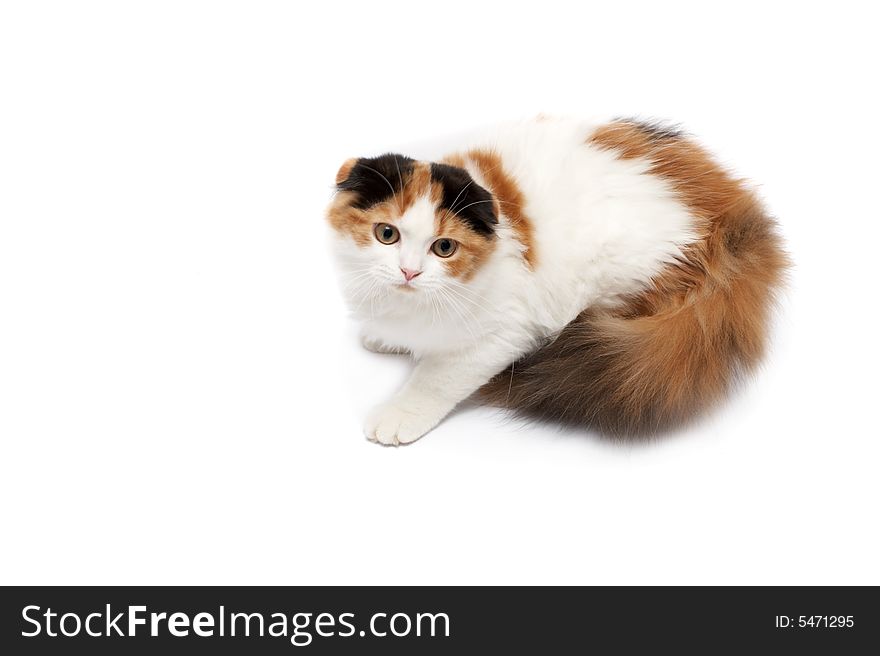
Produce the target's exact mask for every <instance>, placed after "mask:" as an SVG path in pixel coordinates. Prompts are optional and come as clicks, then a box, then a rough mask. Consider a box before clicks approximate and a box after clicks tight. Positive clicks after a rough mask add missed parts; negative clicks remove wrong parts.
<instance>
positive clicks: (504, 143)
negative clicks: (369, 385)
mask: <svg viewBox="0 0 880 656" xmlns="http://www.w3.org/2000/svg"><path fill="white" fill-rule="evenodd" d="M594 129H595V126H593V125H590V124H587V123H584V122H581V121H575V120H567V119H556V120H553V119H549V120H548V119H541V120H533V121H528V122H524V123H518V124H515V125H510V126H506V127H504V128H502V129H499V130H498V131H497V132H496V133H495V134H494V135H492V136H491V137H488V138H487V139H485V140H483V141H482V142H479V143H474V144H471V146H475V147H483V148H486V147H488V148H492V149H494V150H495V151H496V152H497V153H498V154H500V155H501V157H502V160H503V166H504V169H505V172H506V173H507V174H509V175H511V176H513V177H514V178H515V180H516V182H517V184H518V185H519V187H520V189H521V190H522V192H523V194H524V196H525V198H526V203H525V207H524V208H523V210H524V213H525V215H526V216H527V217H529V218H530V219H531V221H532V222H533V226H534V239H535V241H534V244H533V248H534V256H535V260H536V267H535V269H534V271H532V270H530V269H529V268H528V267H527V266H526V264H525V261H524V259H523V257H522V250H523V245H522V244H520V243H519V242H518V241H517V239H516V236H515V233H514V231H513V230H512V228H511V227H510V225H509V223H508V220H507V218H506V216H505V213H504V210H505V208H504V206H502V207H501V216H500V217H499V219H500V224H499V226H498V229H497V235H498V243H497V246H496V248H495V250H494V251H493V253H492V255H491V257H490V258H489V261H488V262H487V263H486V264H485V265H484V266H483V267H481V269H480V270H479V271H478V272H477V273H476V275H475V276H474V277H473V278H472V279H471V280H470V281H468V282H467V283H465V284H463V283H461V282H460V281H458V280H455V279H451V278H450V277H448V276H446V275H445V273H444V272H445V269H444V267H443V264H442V262H441V261H440V259H439V258H438V257H437V256H436V255H434V254H432V253H431V252H430V244H431V242H432V241H433V240H434V239H436V238H437V237H439V236H442V235H435V234H434V208H433V207H432V206H431V204H430V202H429V201H428V199H427V198H424V199H422V200H421V201H419V202H418V203H416V204H414V205H413V206H412V207H411V208H410V209H409V210H408V211H407V212H406V214H405V215H404V216H402V217H401V218H400V219H399V220H398V221H396V222H395V224H396V225H397V226H398V228H399V229H400V232H401V239H400V241H399V242H398V243H397V244H394V245H391V246H388V245H384V244H381V243H379V242H378V241H375V242H374V243H373V244H371V245H370V246H369V247H367V248H360V247H358V246H356V245H355V244H354V242H353V241H352V240H351V239H350V238H344V237H338V238H337V239H336V246H337V247H336V252H337V255H338V256H339V260H340V262H341V265H342V269H343V272H344V276H345V277H344V284H345V289H346V295H347V298H348V301H349V303H350V305H351V307H352V309H353V311H354V314H355V316H356V317H357V318H358V319H360V320H362V321H363V322H364V340H365V342H366V343H368V344H369V345H370V346H371V347H372V348H374V349H382V350H392V351H398V352H399V351H409V352H411V353H412V354H413V356H414V357H415V359H416V361H417V363H416V366H415V369H414V371H413V374H412V376H411V378H410V379H409V381H408V382H407V383H406V385H405V386H404V388H403V389H402V390H401V391H400V392H399V393H398V394H397V395H396V396H395V397H394V398H393V399H392V400H391V401H389V402H388V403H386V404H384V405H382V406H380V407H379V408H377V409H376V410H375V411H374V412H373V413H371V415H370V418H369V419H368V421H367V423H366V426H365V432H366V434H367V437H368V438H369V439H372V440H375V441H378V442H381V443H383V444H400V443H407V442H412V441H414V440H416V439H418V438H419V437H421V436H422V435H424V434H425V433H426V432H428V431H429V430H431V429H432V428H433V427H434V426H436V425H437V423H439V422H440V421H441V420H442V419H443V417H445V416H446V415H447V414H448V413H449V412H450V411H451V410H452V409H453V408H454V407H455V406H456V405H457V404H458V403H459V402H461V401H462V400H464V399H466V398H467V397H468V396H470V395H471V394H472V393H473V392H475V391H476V390H477V389H478V388H479V387H480V386H481V385H483V384H484V383H486V382H487V381H488V380H489V378H491V377H492V376H493V375H495V374H496V373H498V372H500V371H502V370H503V369H504V368H505V367H507V366H508V365H509V364H510V363H511V362H514V361H516V360H517V359H519V358H520V357H522V356H523V355H525V354H527V353H529V352H530V351H532V350H534V349H535V348H536V347H538V346H540V345H541V344H543V343H545V342H546V341H547V340H549V339H552V338H553V337H554V336H555V335H556V334H557V333H558V332H559V331H560V330H561V329H562V328H563V327H564V326H565V325H566V324H568V323H569V322H570V321H571V320H572V319H574V318H575V317H576V316H577V315H578V314H579V313H580V312H581V311H582V310H584V309H585V308H587V307H591V306H602V307H613V306H614V305H616V304H618V303H620V302H621V299H622V298H623V297H624V296H626V295H629V294H632V293H635V292H639V291H641V290H643V289H644V288H645V287H646V286H647V285H648V284H649V283H650V281H651V279H652V278H653V277H654V276H656V275H657V274H658V273H659V272H660V271H661V269H662V268H663V267H664V265H666V264H667V263H670V262H673V261H674V260H675V259H676V257H677V256H679V255H681V252H682V247H683V246H685V245H686V244H688V243H690V242H692V241H693V240H695V239H696V238H697V236H698V235H697V234H696V232H695V228H694V225H695V221H694V218H693V216H692V215H691V214H690V213H689V212H688V210H687V208H686V207H685V206H684V205H682V204H681V203H680V202H679V201H678V200H677V198H676V195H675V193H674V191H673V189H672V188H671V187H670V186H669V184H668V183H666V182H665V181H664V180H663V179H661V178H659V177H657V176H654V175H651V174H649V173H648V169H649V166H650V164H649V163H648V162H645V161H641V160H621V159H618V158H617V157H616V156H615V153H614V152H611V151H605V150H601V149H598V148H595V147H592V146H590V145H587V143H586V142H587V139H588V137H589V135H590V134H591V133H592V132H593V130H594ZM469 172H470V174H471V175H472V176H473V177H474V179H475V181H476V182H477V183H478V184H481V185H483V186H484V187H486V186H487V185H486V184H485V182H484V181H483V180H482V178H481V177H480V174H479V171H478V170H475V169H469ZM487 188H488V187H487ZM400 267H404V268H408V269H417V270H422V271H423V273H422V275H420V276H419V277H417V278H415V279H414V280H413V281H412V282H411V283H410V287H412V288H411V289H404V288H401V287H400V283H401V282H402V281H403V274H402V273H401V271H400Z"/></svg>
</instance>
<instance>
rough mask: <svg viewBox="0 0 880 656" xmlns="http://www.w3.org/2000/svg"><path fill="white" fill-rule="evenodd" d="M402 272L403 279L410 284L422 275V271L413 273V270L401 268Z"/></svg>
mask: <svg viewBox="0 0 880 656" xmlns="http://www.w3.org/2000/svg"><path fill="white" fill-rule="evenodd" d="M400 271H401V272H402V273H403V277H404V278H406V281H407V282H409V281H410V280H412V279H413V278H415V277H416V276H420V275H422V272H421V271H413V270H412V269H404V268H403V267H400Z"/></svg>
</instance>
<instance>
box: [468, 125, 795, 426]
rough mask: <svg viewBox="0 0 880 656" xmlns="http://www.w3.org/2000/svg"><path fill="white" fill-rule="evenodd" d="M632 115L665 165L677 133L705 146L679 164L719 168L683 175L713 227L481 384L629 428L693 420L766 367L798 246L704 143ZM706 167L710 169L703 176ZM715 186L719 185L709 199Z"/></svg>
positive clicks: (590, 422) (527, 404)
mask: <svg viewBox="0 0 880 656" xmlns="http://www.w3.org/2000/svg"><path fill="white" fill-rule="evenodd" d="M619 125H620V124H619ZM622 125H624V126H627V125H628V127H629V128H630V129H631V130H635V131H636V136H637V137H638V139H641V141H639V144H640V145H641V146H645V147H648V148H651V149H652V150H651V151H650V153H649V155H650V156H651V158H652V161H654V162H655V169H656V168H657V167H658V166H660V165H662V164H663V163H668V161H669V158H670V157H671V156H674V155H675V154H676V152H675V151H674V150H673V151H672V152H670V151H669V147H670V145H673V144H679V145H680V146H682V147H684V149H685V150H684V151H682V152H679V153H678V154H679V156H681V155H682V154H683V153H684V154H688V155H690V156H691V157H693V155H694V153H696V154H697V155H699V158H698V159H697V160H694V162H692V164H694V165H696V164H697V163H698V164H700V168H699V170H691V171H688V170H686V167H685V170H684V171H681V165H682V162H681V157H679V160H678V161H677V164H678V165H679V166H677V167H676V169H675V170H676V171H680V172H681V174H682V178H684V181H683V182H681V184H690V181H692V180H695V179H696V180H701V181H702V182H703V183H705V180H706V175H705V170H704V169H703V167H705V166H711V167H712V168H711V171H712V173H713V175H717V176H719V177H718V178H717V180H716V182H717V183H718V184H717V185H716V187H714V188H712V189H709V190H707V189H705V188H702V189H693V188H690V189H683V188H682V187H681V186H679V190H680V191H688V192H689V193H682V196H683V197H684V198H685V200H686V201H687V200H688V198H689V194H691V195H693V198H694V199H699V198H702V204H699V202H697V203H693V204H692V205H693V209H695V210H696V214H697V215H698V216H701V217H702V220H703V221H704V222H705V223H704V225H703V227H704V229H705V237H704V238H703V239H702V240H700V241H699V242H698V243H697V244H695V245H694V246H693V247H692V248H691V250H690V252H689V253H687V258H686V260H684V261H682V262H681V263H680V264H679V265H677V266H674V267H670V268H669V269H668V270H667V271H666V272H665V273H664V274H663V275H661V276H660V277H659V278H658V279H657V280H656V281H655V285H654V287H653V288H652V289H651V290H649V291H648V292H646V293H644V294H643V295H641V296H639V297H638V298H635V299H632V302H631V303H629V304H627V306H626V307H625V308H623V309H621V310H618V311H616V312H601V311H594V310H587V311H585V312H583V313H582V314H581V315H580V316H578V317H577V318H576V319H575V320H574V321H572V322H571V323H570V324H569V325H568V326H566V327H565V329H563V331H562V332H561V333H560V334H559V336H558V337H557V338H556V339H555V340H554V341H553V342H551V343H550V344H547V345H546V346H544V347H543V348H541V349H540V350H538V351H537V352H536V353H534V354H532V355H530V356H528V357H526V358H525V359H524V360H521V361H519V362H516V363H515V364H514V366H513V367H512V368H509V369H508V370H507V371H505V372H503V373H501V374H499V375H498V376H496V377H495V378H494V379H493V380H491V381H490V382H489V383H488V384H487V385H485V386H484V387H483V388H482V389H481V390H480V395H481V397H482V398H483V400H485V401H487V402H489V403H492V404H495V405H499V406H504V407H509V408H512V409H515V410H518V411H520V412H522V413H524V414H526V415H528V416H532V417H537V418H540V419H550V420H554V421H560V422H563V423H569V424H579V425H587V426H589V427H592V428H594V429H596V430H599V431H601V432H604V433H608V434H613V435H620V436H627V435H639V434H645V433H652V432H656V431H660V430H664V429H668V428H671V427H673V426H675V425H676V424H681V423H683V422H686V421H687V420H688V419H689V418H691V417H692V416H694V415H695V414H696V413H698V412H699V411H701V410H704V409H706V408H707V407H709V406H711V405H712V404H713V403H715V402H716V401H718V400H719V399H720V398H721V397H722V396H723V395H724V394H725V392H726V391H727V390H728V389H729V388H730V387H731V385H732V383H733V382H734V381H735V380H736V378H737V376H738V374H740V373H743V372H746V371H748V370H750V369H752V368H753V367H755V365H756V364H757V363H758V362H759V361H760V359H761V356H762V354H763V352H764V348H765V343H766V328H767V324H768V320H769V314H770V311H771V309H772V305H773V298H774V292H775V290H776V288H777V287H778V284H779V282H780V279H781V277H782V275H783V274H784V270H785V268H786V267H787V257H786V255H785V253H784V251H783V250H782V248H781V245H780V240H779V238H778V236H777V235H776V232H775V229H774V224H773V222H772V220H771V219H769V218H768V217H767V216H766V215H765V213H764V211H763V209H762V207H761V206H760V204H759V202H758V201H757V199H755V197H754V196H753V195H752V194H751V193H750V192H748V191H747V190H746V189H745V188H744V187H743V186H742V185H741V184H740V183H739V182H738V181H736V180H733V179H732V178H730V177H728V176H727V174H726V173H724V172H723V171H721V170H720V169H719V168H718V167H717V166H715V165H714V163H712V162H711V161H710V160H709V159H708V157H706V156H705V154H704V153H702V151H700V150H698V149H697V150H694V148H695V147H694V146H692V145H690V144H687V142H682V141H680V139H679V138H678V137H677V136H676V137H669V136H668V135H667V136H664V137H657V136H656V135H654V136H652V135H651V134H645V133H644V127H643V126H638V125H636V124H631V123H630V124H627V123H623V124H622ZM630 136H632V135H630ZM612 137H613V138H614V139H617V138H618V137H620V135H619V134H617V133H614V134H612ZM594 139H595V137H594ZM657 139H660V141H659V142H658V141H657ZM605 145H607V144H605ZM609 147H611V146H609ZM613 147H617V148H620V146H619V145H614V146H613ZM664 149H665V150H664ZM640 155H641V156H644V151H640ZM664 155H665V158H664V157H663V156H664ZM661 158H662V159H661ZM685 164H686V162H685ZM700 171H703V174H704V175H703V176H702V178H701V177H700V176H696V177H695V175H696V174H697V173H699V172H700ZM661 174H662V171H661ZM670 179H672V180H673V181H675V180H676V179H675V178H674V177H672V176H670ZM706 192H712V195H711V197H709V198H710V201H706V198H707V196H706V195H705V194H706ZM701 194H702V196H701Z"/></svg>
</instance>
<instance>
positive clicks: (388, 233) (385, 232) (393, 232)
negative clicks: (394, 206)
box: [373, 223, 400, 244]
mask: <svg viewBox="0 0 880 656" xmlns="http://www.w3.org/2000/svg"><path fill="white" fill-rule="evenodd" d="M373 234H374V235H375V236H376V239H378V240H379V241H380V242H381V243H383V244H393V243H394V242H396V241H397V240H398V239H400V231H399V230H398V229H397V228H395V227H394V226H393V225H389V224H387V223H377V224H376V225H375V226H374V227H373Z"/></svg>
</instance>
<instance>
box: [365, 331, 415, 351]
mask: <svg viewBox="0 0 880 656" xmlns="http://www.w3.org/2000/svg"><path fill="white" fill-rule="evenodd" d="M361 345H362V346H363V347H364V348H365V349H367V350H368V351H372V352H373V353H385V354H392V355H398V354H400V353H406V350H405V349H402V348H398V347H396V346H387V345H386V344H383V343H382V342H380V341H379V340H378V339H373V338H372V337H367V336H366V335H361Z"/></svg>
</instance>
